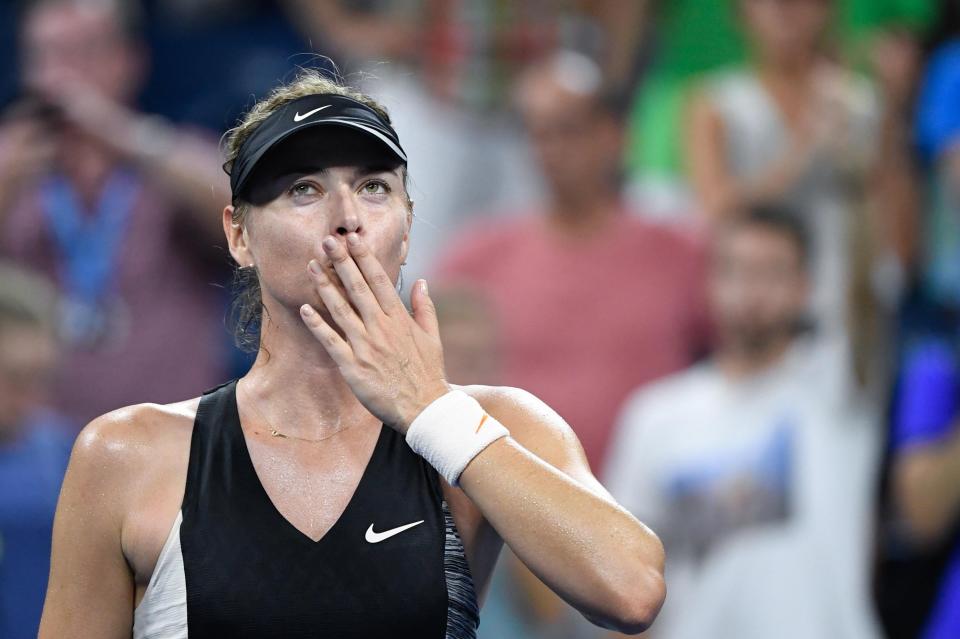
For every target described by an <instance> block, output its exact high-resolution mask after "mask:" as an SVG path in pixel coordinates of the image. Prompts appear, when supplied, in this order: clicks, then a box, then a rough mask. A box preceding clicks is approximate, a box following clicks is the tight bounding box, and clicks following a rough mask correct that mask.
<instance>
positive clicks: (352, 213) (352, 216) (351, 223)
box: [330, 188, 363, 237]
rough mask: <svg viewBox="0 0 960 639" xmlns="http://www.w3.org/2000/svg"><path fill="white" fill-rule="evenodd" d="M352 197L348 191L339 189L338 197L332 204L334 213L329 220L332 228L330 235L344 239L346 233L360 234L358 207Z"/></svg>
mask: <svg viewBox="0 0 960 639" xmlns="http://www.w3.org/2000/svg"><path fill="white" fill-rule="evenodd" d="M352 195H353V193H352V192H351V191H350V189H348V188H346V189H340V192H339V197H337V198H336V202H335V203H334V209H335V212H334V215H333V217H332V218H331V220H330V221H331V226H332V227H333V229H332V230H333V232H332V233H331V234H336V235H340V236H343V237H345V236H346V235H347V233H360V232H361V231H362V230H363V227H362V224H361V213H360V207H359V206H357V203H356V202H355V201H354V199H353V197H352Z"/></svg>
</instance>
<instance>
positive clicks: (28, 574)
mask: <svg viewBox="0 0 960 639" xmlns="http://www.w3.org/2000/svg"><path fill="white" fill-rule="evenodd" d="M56 303H57V300H56V295H55V292H54V289H53V286H52V285H51V284H50V283H49V282H47V281H46V280H45V279H44V278H42V277H40V276H38V275H36V274H34V273H29V272H27V271H23V270H21V269H18V268H14V267H13V266H11V265H9V264H3V263H0V637H3V638H4V639H27V638H28V637H29V638H33V637H36V636H37V628H38V626H39V625H40V611H41V609H42V608H43V595H44V593H45V592H46V589H47V573H48V572H49V571H50V537H51V535H52V529H53V512H54V509H55V508H56V505H57V495H59V493H60V482H61V481H62V479H63V473H64V471H65V470H66V468H67V459H68V458H69V456H70V445H71V443H72V441H73V436H72V434H71V433H72V432H73V429H72V428H69V427H68V426H67V424H66V423H65V421H64V419H63V418H62V417H60V416H59V415H57V414H56V413H54V412H53V411H51V410H50V409H49V400H50V392H51V387H52V381H53V378H54V375H55V373H56V370H57V367H58V365H59V352H58V344H57V340H56V337H55V326H56Z"/></svg>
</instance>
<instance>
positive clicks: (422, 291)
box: [420, 280, 430, 295]
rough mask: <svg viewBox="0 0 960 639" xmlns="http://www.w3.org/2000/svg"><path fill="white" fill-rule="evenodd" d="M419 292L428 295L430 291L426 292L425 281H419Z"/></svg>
mask: <svg viewBox="0 0 960 639" xmlns="http://www.w3.org/2000/svg"><path fill="white" fill-rule="evenodd" d="M420 292H421V293H423V294H424V295H429V294H430V291H428V290H427V280H420Z"/></svg>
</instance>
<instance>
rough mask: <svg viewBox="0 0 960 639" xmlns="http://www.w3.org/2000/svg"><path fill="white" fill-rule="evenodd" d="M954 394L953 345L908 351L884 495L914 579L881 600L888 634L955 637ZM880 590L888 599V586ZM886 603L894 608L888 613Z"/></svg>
mask: <svg viewBox="0 0 960 639" xmlns="http://www.w3.org/2000/svg"><path fill="white" fill-rule="evenodd" d="M958 397H960V360H958V356H957V350H956V347H955V345H951V344H949V343H948V342H945V341H941V340H935V339H932V338H931V339H927V340H922V341H920V342H919V343H918V344H916V345H915V346H914V347H913V348H911V349H910V350H909V352H908V354H907V355H906V356H905V361H904V365H903V368H902V371H901V375H900V384H899V393H898V397H897V401H896V402H895V405H896V410H895V413H894V420H893V431H892V437H891V442H890V448H891V454H892V457H893V458H892V471H893V474H892V484H891V489H892V493H891V494H892V497H893V504H894V506H895V509H896V513H897V515H898V519H899V521H901V522H902V524H903V525H901V526H900V535H899V537H900V541H901V544H902V548H903V550H902V554H903V555H904V556H905V557H909V558H910V559H911V560H912V561H911V562H910V564H908V562H906V561H903V562H901V563H900V568H901V570H903V569H904V568H907V567H908V565H909V566H910V567H909V569H910V570H911V571H912V574H913V575H914V576H915V577H919V578H920V579H912V580H910V583H904V584H902V585H903V587H905V590H904V594H908V598H904V597H898V599H899V601H896V602H892V601H889V598H888V597H887V598H886V599H887V601H886V602H884V599H885V598H883V597H882V598H881V609H883V607H884V605H886V607H887V608H888V610H883V612H884V616H885V621H886V622H887V624H888V626H887V628H888V630H889V631H890V634H891V636H912V637H921V638H922V639H946V638H947V637H956V636H958V635H960V421H958V420H960V410H958V409H960V405H958V402H957V399H958ZM888 554H889V552H888ZM888 558H889V557H888ZM900 574H901V575H903V574H905V573H903V572H901V573H900ZM892 575H893V573H890V572H887V574H886V575H885V576H886V577H889V576H892ZM881 578H884V577H881ZM881 587H882V588H885V589H887V593H888V594H889V592H890V589H889V588H890V584H882V585H881ZM891 605H892V607H895V608H896V610H889V608H891ZM905 624H906V625H905Z"/></svg>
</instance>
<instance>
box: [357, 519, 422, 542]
mask: <svg viewBox="0 0 960 639" xmlns="http://www.w3.org/2000/svg"><path fill="white" fill-rule="evenodd" d="M423 521H424V520H422V519H421V520H420V521H415V522H413V523H412V524H406V525H404V526H397V527H396V528H391V529H390V530H384V531H383V532H373V524H370V527H369V528H367V534H366V535H364V539H366V540H367V541H368V542H370V543H371V544H379V543H380V542H381V541H383V540H384V539H390V538H391V537H393V536H394V535H399V534H400V533H402V532H403V531H404V530H409V529H411V528H413V527H414V526H419V525H420V524H422V523H423Z"/></svg>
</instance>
